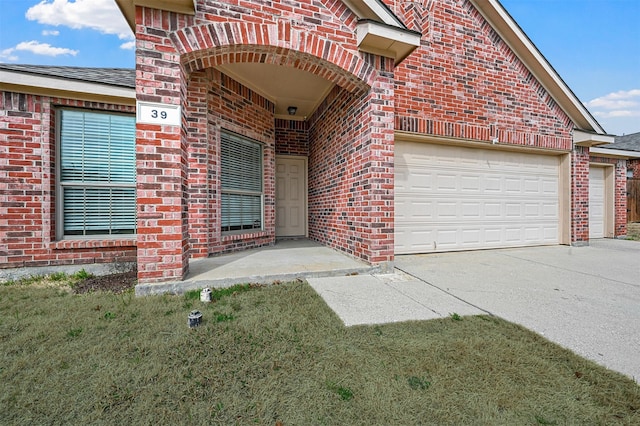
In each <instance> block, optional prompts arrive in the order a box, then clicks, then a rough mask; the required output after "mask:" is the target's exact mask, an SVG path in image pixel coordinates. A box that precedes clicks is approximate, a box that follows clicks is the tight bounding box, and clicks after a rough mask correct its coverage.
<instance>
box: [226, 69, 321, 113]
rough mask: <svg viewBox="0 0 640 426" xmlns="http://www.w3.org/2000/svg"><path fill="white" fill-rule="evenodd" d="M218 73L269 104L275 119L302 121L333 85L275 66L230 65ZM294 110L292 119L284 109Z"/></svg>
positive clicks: (296, 71)
mask: <svg viewBox="0 0 640 426" xmlns="http://www.w3.org/2000/svg"><path fill="white" fill-rule="evenodd" d="M218 69H219V70H220V71H221V72H223V73H225V74H226V75H228V76H229V77H231V78H233V79H234V80H236V81H238V82H240V83H242V84H243V85H245V86H247V87H249V88H250V89H251V90H253V91H255V92H257V93H259V94H260V95H262V96H264V97H265V98H267V99H269V100H270V101H272V102H273V103H274V104H275V106H276V117H277V118H284V119H287V120H305V119H306V118H307V117H309V116H310V115H311V114H312V113H313V111H315V109H316V108H317V107H318V105H319V104H320V102H322V100H323V99H324V98H325V96H327V94H328V93H329V91H330V90H331V89H332V88H333V86H334V84H333V83H332V82H331V81H329V80H326V79H324V78H322V77H318V76H316V75H314V74H311V73H309V72H306V71H301V70H298V69H295V68H290V67H285V66H281V65H276V64H262V63H229V64H223V65H220V66H219V67H218ZM290 106H295V107H296V108H297V111H296V114H295V115H289V113H288V112H287V108H289V107H290Z"/></svg>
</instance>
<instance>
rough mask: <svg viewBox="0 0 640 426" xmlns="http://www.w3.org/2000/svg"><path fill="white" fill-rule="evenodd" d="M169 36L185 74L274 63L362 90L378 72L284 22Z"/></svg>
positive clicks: (212, 26) (220, 25)
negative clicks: (226, 66)
mask: <svg viewBox="0 0 640 426" xmlns="http://www.w3.org/2000/svg"><path fill="white" fill-rule="evenodd" d="M171 39H172V41H173V43H174V45H175V46H176V49H177V51H178V53H179V54H180V60H181V63H182V65H183V66H184V68H185V70H186V71H187V72H188V73H191V72H193V71H196V70H200V69H205V68H210V67H215V66H217V65H220V64H223V63H237V62H261V63H268V64H278V65H284V66H289V67H293V68H297V69H300V70H302V71H307V72H310V73H312V74H315V75H318V76H320V77H323V78H325V79H327V80H329V81H332V82H334V83H335V84H337V85H338V86H340V87H342V88H344V89H346V90H347V91H349V92H365V91H367V90H368V89H369V87H371V86H372V85H373V83H374V81H375V80H376V79H377V77H378V72H377V70H376V69H375V68H374V67H373V66H371V65H370V64H368V63H367V62H365V61H364V60H363V59H362V58H360V57H358V56H356V55H355V54H353V53H352V52H350V51H349V50H347V49H345V48H343V47H342V46H340V45H339V44H337V43H335V42H333V41H331V40H328V39H326V38H323V37H319V36H318V35H315V34H309V33H308V32H305V31H303V30H300V29H297V28H293V27H292V26H291V24H290V23H279V24H278V25H266V24H253V23H244V22H234V23H229V22H224V23H209V24H204V25H199V26H195V27H188V28H183V29H180V30H178V31H176V32H174V33H172V34H171Z"/></svg>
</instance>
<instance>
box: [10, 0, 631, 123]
mask: <svg viewBox="0 0 640 426" xmlns="http://www.w3.org/2000/svg"><path fill="white" fill-rule="evenodd" d="M501 2H502V4H503V6H504V7H505V8H506V9H507V11H508V12H509V13H510V14H511V16H513V18H514V19H515V20H516V22H517V23H518V24H519V25H520V27H522V29H523V30H524V31H525V33H526V34H527V35H528V36H529V38H530V39H531V40H532V41H533V42H534V44H535V45H536V46H537V47H538V49H539V50H540V51H541V52H542V54H543V55H544V56H545V57H546V58H547V60H548V61H549V62H550V63H551V65H552V66H553V67H554V68H555V69H556V71H557V72H558V73H559V74H560V76H561V77H562V78H563V79H564V81H565V82H566V83H567V84H568V85H569V87H570V88H571V89H572V90H573V92H574V93H575V94H576V96H577V97H578V98H579V99H580V100H581V101H582V102H583V103H585V104H586V105H587V107H588V109H589V110H590V111H591V113H592V114H593V115H594V116H595V117H596V119H597V120H598V121H599V122H600V124H601V125H602V126H603V127H604V128H605V130H606V131H607V132H609V133H612V134H628V133H635V132H640V24H639V22H640V21H639V19H640V0H501ZM0 6H1V7H2V9H1V11H0V62H5V63H24V64H43V65H69V66H94V67H133V66H134V46H133V35H132V34H131V31H130V30H129V28H128V26H127V24H126V23H125V21H124V18H123V17H122V16H121V15H120V13H119V11H118V9H117V7H116V6H115V2H114V0H0Z"/></svg>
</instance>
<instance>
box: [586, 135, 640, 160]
mask: <svg viewBox="0 0 640 426" xmlns="http://www.w3.org/2000/svg"><path fill="white" fill-rule="evenodd" d="M590 152H591V153H592V154H599V155H602V156H603V157H614V158H627V159H636V158H640V132H638V133H631V134H630V135H624V136H616V137H615V142H614V143H612V144H609V145H603V146H601V147H598V148H592V149H591V151H590Z"/></svg>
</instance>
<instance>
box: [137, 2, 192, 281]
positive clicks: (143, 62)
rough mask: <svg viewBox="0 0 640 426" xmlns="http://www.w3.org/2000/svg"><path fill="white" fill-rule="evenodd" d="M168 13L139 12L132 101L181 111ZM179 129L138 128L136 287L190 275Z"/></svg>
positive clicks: (180, 76)
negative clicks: (151, 103)
mask: <svg viewBox="0 0 640 426" xmlns="http://www.w3.org/2000/svg"><path fill="white" fill-rule="evenodd" d="M165 14H166V12H161V11H157V10H153V9H144V8H138V14H137V28H136V43H137V52H136V97H137V100H138V101H144V102H154V103H160V104H165V105H182V104H183V103H184V100H183V97H182V94H183V93H186V89H185V87H186V78H185V76H184V73H183V72H182V69H181V66H180V63H179V59H180V57H179V55H178V54H177V53H176V51H175V49H174V48H173V46H172V44H171V42H170V41H169V39H168V37H167V34H168V29H164V28H162V25H163V24H164V23H165V22H170V20H166V19H162V18H163V16H164V15H165ZM184 110H185V108H184V106H183V108H182V113H183V117H182V125H179V126H175V125H160V124H142V123H138V124H137V126H136V156H137V173H138V177H137V178H138V181H137V206H138V209H137V212H138V231H137V233H138V281H139V282H140V283H153V282H162V281H178V280H181V279H182V278H183V277H184V275H185V274H186V272H187V270H188V265H189V263H188V255H189V246H188V238H187V235H188V231H187V204H186V192H185V191H186V176H187V153H186V129H183V128H184V127H185V126H184V122H185V120H184Z"/></svg>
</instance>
